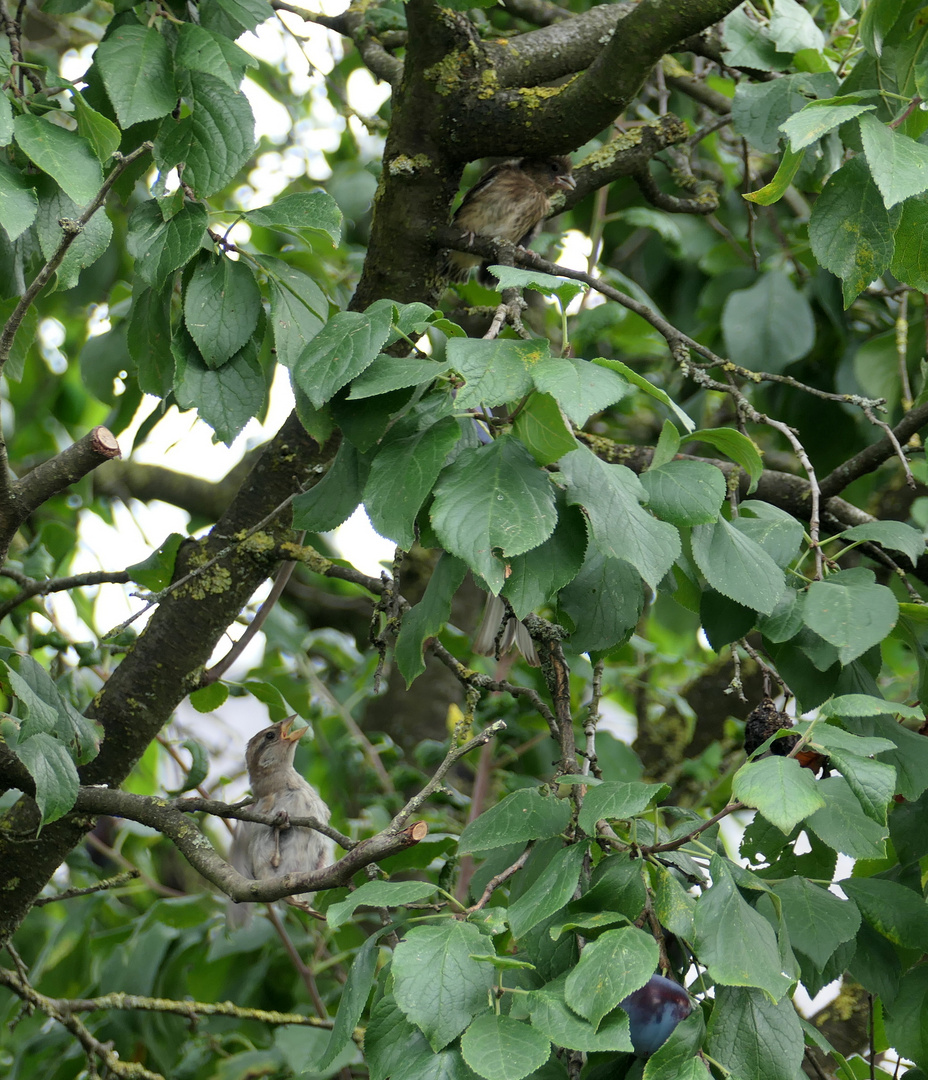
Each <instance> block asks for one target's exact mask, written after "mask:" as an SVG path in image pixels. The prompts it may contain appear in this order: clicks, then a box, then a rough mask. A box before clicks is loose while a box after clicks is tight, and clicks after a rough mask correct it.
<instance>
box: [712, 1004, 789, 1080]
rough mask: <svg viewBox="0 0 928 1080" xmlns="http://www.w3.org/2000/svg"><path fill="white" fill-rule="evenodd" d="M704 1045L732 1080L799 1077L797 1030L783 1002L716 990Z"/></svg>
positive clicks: (784, 1079)
mask: <svg viewBox="0 0 928 1080" xmlns="http://www.w3.org/2000/svg"><path fill="white" fill-rule="evenodd" d="M708 1044H709V1053H710V1054H711V1055H712V1056H713V1057H714V1058H715V1059H716V1060H717V1061H719V1062H721V1064H722V1065H723V1066H724V1067H725V1068H726V1069H727V1070H728V1071H729V1072H730V1073H731V1075H732V1076H737V1077H738V1080H796V1077H797V1076H798V1075H799V1072H800V1066H801V1064H802V1058H803V1050H802V1048H803V1038H802V1028H801V1027H800V1025H799V1016H798V1015H797V1013H796V1009H795V1007H794V1006H793V1003H792V1002H791V1001H790V1000H789V998H786V997H783V998H782V999H781V1000H779V1001H778V1002H777V1003H776V1004H774V1002H772V1001H771V1000H770V998H768V997H767V995H766V994H763V993H761V992H760V991H759V990H753V989H749V988H748V989H739V988H737V987H734V986H718V987H716V991H715V1004H714V1006H713V1009H712V1018H711V1019H710V1021H709V1029H708Z"/></svg>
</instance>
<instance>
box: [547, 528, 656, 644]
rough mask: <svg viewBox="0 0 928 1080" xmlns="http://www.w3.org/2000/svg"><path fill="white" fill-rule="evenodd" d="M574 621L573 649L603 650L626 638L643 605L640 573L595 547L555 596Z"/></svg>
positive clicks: (561, 607)
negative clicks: (573, 576)
mask: <svg viewBox="0 0 928 1080" xmlns="http://www.w3.org/2000/svg"><path fill="white" fill-rule="evenodd" d="M558 605H559V608H560V609H561V610H562V611H563V612H564V613H566V614H567V615H568V616H569V617H570V619H571V621H572V622H573V624H574V631H573V633H572V634H571V636H570V647H571V650H572V651H574V652H578V653H580V652H604V651H606V650H607V649H611V648H612V647H613V646H614V645H617V644H619V643H620V642H622V641H624V640H626V638H627V637H628V635H629V634H630V633H631V632H632V630H634V628H635V626H636V625H637V623H638V619H639V617H640V615H641V611H642V608H643V607H644V589H643V585H642V581H641V575H640V574H639V573H638V571H637V570H636V569H635V567H634V566H632V564H631V563H627V562H625V560H624V559H610V558H607V557H606V556H605V555H603V554H602V552H601V551H599V550H598V549H596V548H594V547H592V546H591V547H590V548H588V549H587V553H586V559H585V560H584V563H583V566H582V567H581V568H580V571H579V573H578V574H577V576H576V577H575V578H574V579H573V581H571V582H570V583H569V584H568V585H567V586H565V587H564V588H563V589H562V590H561V592H560V595H559V597H558Z"/></svg>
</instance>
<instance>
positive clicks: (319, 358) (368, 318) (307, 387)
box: [293, 309, 393, 409]
mask: <svg viewBox="0 0 928 1080" xmlns="http://www.w3.org/2000/svg"><path fill="white" fill-rule="evenodd" d="M392 321H393V320H392V313H391V311H390V310H389V309H381V310H379V311H377V312H376V313H374V314H366V313H362V312H360V311H339V312H338V313H337V314H336V315H333V316H332V318H331V319H329V321H328V322H327V323H326V324H325V326H324V327H323V328H322V329H321V330H320V331H319V332H318V334H316V336H315V337H314V338H313V339H312V341H310V343H309V344H308V345H307V346H306V347H305V348H304V349H303V351H302V352H301V353H300V355H299V357H298V359H297V360H296V362H295V363H294V365H293V381H294V382H295V383H296V385H297V386H299V388H300V389H301V390H302V391H303V393H304V394H306V396H307V397H308V398H309V400H310V401H311V402H312V403H313V405H314V406H315V407H316V408H317V409H321V408H322V406H323V405H324V404H325V403H326V402H327V401H328V400H329V399H330V398H332V397H333V396H334V395H335V394H336V393H337V392H338V391H339V390H341V388H342V387H343V386H346V385H347V384H348V383H350V382H351V380H352V379H353V378H354V377H355V375H360V373H361V372H362V371H364V369H365V368H366V367H368V365H369V364H370V363H371V362H372V361H373V359H374V357H375V356H377V354H378V353H379V352H380V350H381V349H382V348H383V345H384V342H385V341H386V340H387V336H388V335H389V333H390V326H391V324H392Z"/></svg>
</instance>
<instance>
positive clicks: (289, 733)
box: [226, 716, 332, 929]
mask: <svg viewBox="0 0 928 1080" xmlns="http://www.w3.org/2000/svg"><path fill="white" fill-rule="evenodd" d="M295 719H296V717H295V716H291V717H289V718H288V719H286V720H282V721H281V722H280V723H279V724H271V726H270V727H267V728H265V729H264V730H263V731H259V732H258V734H257V735H253V736H252V737H251V739H249V741H248V746H247V748H246V750H245V764H246V765H247V767H248V779H249V780H250V781H251V793H252V795H253V796H254V802H253V803H252V804H251V808H252V809H254V810H257V811H258V812H259V813H261V814H276V815H279V816H280V819H281V826H282V827H277V826H273V825H261V824H259V823H258V822H256V821H240V822H239V823H238V825H237V826H236V829H235V833H234V835H233V837H232V848H231V850H230V852H229V862H230V863H231V864H232V865H233V866H234V867H235V869H236V870H238V871H239V873H240V874H244V875H245V877H250V878H255V879H258V880H260V879H262V878H272V877H283V876H284V875H285V874H294V873H301V872H303V871H307V870H318V869H320V868H321V867H323V866H325V865H327V864H328V863H329V862H331V860H332V842H331V840H329V838H328V837H327V836H323V835H322V833H319V832H316V831H315V829H307V828H302V827H297V826H289V824H288V823H289V819H290V818H297V817H314V818H316V819H317V820H319V821H322V822H326V823H328V820H329V815H330V813H331V811H330V810H329V808H328V807H327V806H326V804H325V803H324V802H323V801H322V799H321V798H320V797H319V793H318V792H317V791H316V789H315V788H314V787H312V786H311V785H310V784H308V783H307V782H306V780H304V779H303V777H302V776H300V774H299V773H298V772H297V771H296V769H294V767H293V756H294V754H295V753H296V746H297V743H298V742H299V741H300V739H301V738H302V736H303V735H304V734H305V733H306V732H307V731H308V730H309V728H305V727H304V728H298V729H296V730H294V729H293V721H294V720H295ZM309 896H312V893H304V894H303V895H302V896H289V897H286V900H287V903H289V904H294V906H296V907H299V908H302V909H303V910H304V911H305V910H309V911H311V910H312V909H311V908H310V907H309V905H308V904H307V903H306V898H307V897H309ZM253 906H254V905H252V904H250V903H242V904H235V903H232V902H230V903H229V905H228V909H227V913H226V918H227V922H228V925H229V927H230V928H231V929H236V928H238V927H240V926H246V925H247V924H248V923H249V922H250V921H251V914H252V907H253Z"/></svg>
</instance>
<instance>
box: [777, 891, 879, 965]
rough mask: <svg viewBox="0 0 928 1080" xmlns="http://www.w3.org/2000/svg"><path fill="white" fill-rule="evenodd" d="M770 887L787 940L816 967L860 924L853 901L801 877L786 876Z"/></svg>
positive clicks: (850, 937) (849, 938) (858, 913)
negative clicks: (778, 901) (783, 923)
mask: <svg viewBox="0 0 928 1080" xmlns="http://www.w3.org/2000/svg"><path fill="white" fill-rule="evenodd" d="M772 888H773V891H774V892H775V893H776V894H777V896H778V897H779V898H780V902H781V904H782V905H783V908H782V910H783V921H784V922H785V923H786V929H787V930H788V931H789V940H790V944H791V945H792V946H793V948H794V949H798V950H799V951H800V952H801V953H804V954H805V955H806V956H808V957H809V959H810V960H811V961H812V962H813V963H814V964H815V965H816V967H819V968H822V967H824V966H825V964H826V962H827V961H828V959H829V957H830V956H831V955H832V953H833V952H834V951H835V949H837V947H838V946H839V945H841V944H842V943H843V942H845V941H850V940H851V939H852V938H853V937H854V935H855V934H856V933H857V930H858V929H859V927H860V912H859V911H858V910H857V908H856V907H855V905H854V904H852V903H849V902H848V901H847V900H841V899H839V898H838V897H837V896H835V894H834V893H832V892H829V891H828V890H827V889H823V888H821V887H820V886H818V885H813V884H812V882H811V881H809V880H807V879H806V878H804V877H793V878H788V879H787V880H786V881H780V882H777V883H775V884H774V885H773V886H772Z"/></svg>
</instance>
